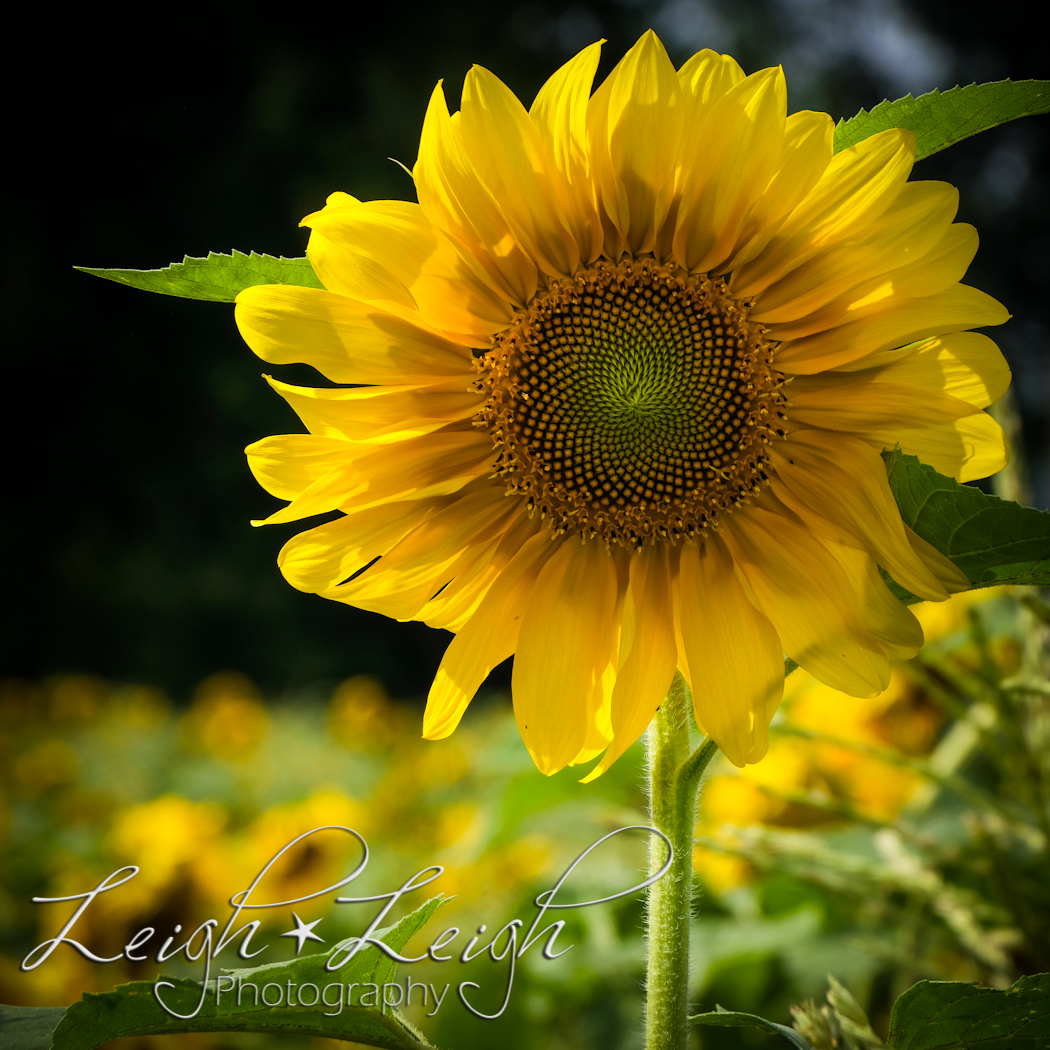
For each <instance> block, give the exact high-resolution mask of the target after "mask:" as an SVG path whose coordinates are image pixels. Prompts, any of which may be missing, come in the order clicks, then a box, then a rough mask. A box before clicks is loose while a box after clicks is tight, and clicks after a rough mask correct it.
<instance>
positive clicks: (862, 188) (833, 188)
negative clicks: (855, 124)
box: [733, 129, 915, 298]
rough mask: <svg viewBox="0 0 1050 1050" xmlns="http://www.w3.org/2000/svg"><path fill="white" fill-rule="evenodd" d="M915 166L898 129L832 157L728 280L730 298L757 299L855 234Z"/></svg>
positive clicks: (910, 143)
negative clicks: (764, 241)
mask: <svg viewBox="0 0 1050 1050" xmlns="http://www.w3.org/2000/svg"><path fill="white" fill-rule="evenodd" d="M914 162H915V136H914V135H913V134H912V133H911V132H910V131H904V130H901V129H891V130H889V131H882V132H879V133H878V134H877V135H872V136H870V137H869V138H866V139H865V140H864V141H863V142H859V143H858V144H857V145H856V146H851V147H850V148H849V149H844V150H842V151H841V152H840V153H836V154H835V156H834V157H832V158H831V161H830V162H829V164H828V166H827V167H826V168H825V169H824V172H823V174H822V175H821V177H820V179H819V180H818V181H817V183H816V185H815V186H814V187H813V189H812V190H811V191H810V192H809V193H808V194H807V195H806V196H805V197H804V198H803V200H802V201H800V202H799V204H798V206H797V207H796V208H795V209H794V211H792V212H791V214H790V215H788V216H787V218H786V219H785V220H784V223H783V225H782V226H781V227H780V229H779V230H778V231H777V233H776V236H775V237H773V239H772V240H771V241H770V242H769V244H768V245H767V246H766V248H765V249H764V250H763V251H762V253H761V254H760V255H759V256H758V257H757V258H755V259H753V260H752V261H751V262H749V263H747V264H746V265H744V266H743V267H741V269H740V270H738V271H737V272H736V273H734V274H733V294H734V295H737V296H738V297H740V298H748V297H751V296H757V295H759V294H760V293H761V292H762V291H764V290H765V289H766V288H768V287H769V286H770V285H771V284H773V283H774V282H775V281H779V280H781V279H782V278H783V277H784V276H786V275H787V274H788V273H790V272H791V271H792V270H794V269H796V268H797V267H799V266H801V265H802V264H803V263H804V262H806V261H807V260H808V259H811V258H812V257H813V256H814V255H816V254H817V253H818V252H820V251H822V250H823V249H825V248H827V247H828V246H830V245H832V244H834V243H835V242H836V241H839V240H841V239H843V238H844V237H848V236H851V235H855V234H857V233H859V232H860V231H861V230H862V229H864V227H865V226H866V225H867V224H869V223H871V222H874V221H875V220H876V219H878V218H879V217H880V216H881V215H882V214H883V213H884V212H885V211H886V209H887V208H889V206H890V205H891V204H892V203H893V201H894V200H896V198H897V195H898V194H899V193H900V191H901V187H902V186H903V185H904V183H905V182H906V181H907V178H908V175H909V174H910V172H911V168H912V164H913V163H914Z"/></svg>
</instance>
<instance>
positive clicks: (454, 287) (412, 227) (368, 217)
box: [302, 194, 513, 345]
mask: <svg viewBox="0 0 1050 1050" xmlns="http://www.w3.org/2000/svg"><path fill="white" fill-rule="evenodd" d="M344 197H346V194H333V195H332V197H329V198H328V200H329V203H328V206H327V207H325V208H323V209H321V211H318V212H314V213H313V214H312V215H308V216H307V217H306V218H305V219H303V222H302V225H304V226H309V227H310V228H311V231H312V232H311V234H310V243H309V245H308V246H307V255H309V257H310V262H311V263H312V264H313V268H314V270H315V271H316V273H317V275H318V277H320V279H321V283H322V284H324V286H325V287H326V288H328V289H329V290H330V291H333V292H338V293H339V294H340V295H345V296H348V297H349V298H351V299H357V300H361V301H363V302H376V301H379V302H382V301H383V300H388V299H389V296H390V294H391V293H390V292H389V290H388V286H389V285H391V282H393V284H394V286H395V287H396V288H398V289H401V290H402V293H401V294H400V295H399V297H398V298H397V299H396V300H394V302H395V303H397V304H400V306H401V307H402V308H406V307H408V306H410V307H411V309H412V310H418V312H419V317H420V318H421V319H422V321H423V322H425V323H426V324H428V325H431V326H433V327H434V328H437V329H439V330H441V331H442V332H447V333H450V334H451V333H462V338H463V339H465V340H466V341H467V342H469V343H470V344H471V345H478V341H479V340H480V341H482V342H484V340H486V339H488V337H489V336H491V335H492V334H493V333H495V332H498V331H500V330H502V329H503V328H505V327H506V326H507V324H509V322H510V320H511V318H512V316H513V312H512V309H511V306H510V303H509V302H508V301H507V298H506V296H505V295H503V294H501V292H500V290H499V287H500V286H499V285H498V284H496V283H494V282H493V281H492V280H491V279H490V278H489V277H488V276H487V275H486V273H485V271H484V270H483V269H482V267H481V266H480V265H479V264H478V263H477V262H476V261H474V260H473V259H472V257H471V256H469V255H464V256H461V255H460V254H459V253H458V252H457V251H456V249H455V247H454V245H453V242H452V241H451V240H450V239H449V238H448V237H447V236H446V235H445V234H444V233H442V232H441V231H440V230H439V229H437V227H436V226H434V225H433V224H432V223H431V222H430V220H429V219H428V218H427V217H426V215H424V213H423V209H422V208H420V206H419V205H418V204H411V203H409V202H407V201H365V202H361V201H355V200H354V199H353V198H349V199H348V200H343V199H342V198H344ZM333 198H336V199H333ZM409 319H410V320H411V319H412V318H411V317H409Z"/></svg>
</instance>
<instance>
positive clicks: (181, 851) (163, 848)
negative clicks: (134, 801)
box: [96, 795, 226, 916]
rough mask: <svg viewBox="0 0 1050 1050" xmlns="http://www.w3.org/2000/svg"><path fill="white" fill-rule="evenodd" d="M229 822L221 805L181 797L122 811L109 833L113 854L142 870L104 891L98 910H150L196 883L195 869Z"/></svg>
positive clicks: (132, 912)
mask: <svg viewBox="0 0 1050 1050" xmlns="http://www.w3.org/2000/svg"><path fill="white" fill-rule="evenodd" d="M225 826H226V813H225V811H224V810H223V809H222V807H221V806H218V805H215V804H214V803H209V802H190V801H189V800H188V799H185V798H181V797H179V796H178V795H163V796H161V797H160V798H156V799H153V800H152V801H150V802H143V803H142V804H140V805H137V806H130V807H129V808H128V809H125V810H123V811H121V812H120V813H118V814H117V816H116V819H115V820H114V822H113V827H112V829H111V830H110V833H109V838H108V845H109V848H110V852H111V854H112V855H113V856H114V857H115V858H116V859H118V860H119V861H121V862H123V863H125V864H135V865H137V866H138V867H139V869H140V870H139V874H138V875H137V876H136V877H135V878H133V879H132V880H131V881H130V882H128V883H126V884H125V885H123V886H121V887H119V889H117V890H114V891H113V892H112V893H105V894H102V895H101V896H100V897H99V899H98V900H97V901H96V905H98V906H99V909H98V910H99V911H105V912H106V913H108V914H113V915H121V916H128V915H140V914H147V913H148V912H149V910H150V909H151V908H153V907H156V906H158V905H159V904H160V903H161V902H162V901H163V899H164V897H165V896H166V895H167V894H169V893H171V892H172V891H173V890H174V889H176V888H177V887H178V886H179V885H180V884H182V883H183V882H191V881H193V869H194V868H195V867H196V866H197V865H198V864H199V863H200V861H201V858H202V857H203V856H204V855H205V854H206V853H207V852H208V850H209V849H211V848H213V844H214V843H216V842H217V841H218V840H219V838H220V834H221V832H222V831H223V829H224V828H225Z"/></svg>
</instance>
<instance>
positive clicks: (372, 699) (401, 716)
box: [328, 674, 405, 749]
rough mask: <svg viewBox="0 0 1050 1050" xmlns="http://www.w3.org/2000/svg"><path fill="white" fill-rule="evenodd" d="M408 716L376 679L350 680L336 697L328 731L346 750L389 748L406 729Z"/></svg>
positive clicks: (333, 696)
mask: <svg viewBox="0 0 1050 1050" xmlns="http://www.w3.org/2000/svg"><path fill="white" fill-rule="evenodd" d="M404 722H405V713H404V711H403V710H402V708H400V707H399V706H398V705H396V704H394V703H392V702H391V700H390V697H389V696H388V695H387V692H386V689H385V688H384V687H383V683H382V682H380V681H379V679H378V678H374V677H373V676H372V675H367V674H362V675H355V676H354V677H353V678H348V679H347V680H346V681H345V682H343V683H342V685H340V686H339V687H338V688H337V689H336V690H335V692H334V693H333V694H332V699H331V701H330V702H329V705H328V728H329V731H330V732H331V734H332V736H333V737H334V738H335V739H336V740H338V741H339V743H341V744H344V745H345V746H346V747H352V748H363V749H367V748H370V747H375V746H381V747H382V746H386V745H387V744H389V743H391V742H392V741H393V740H394V739H396V738H397V737H398V736H399V735H400V733H401V731H402V730H403V728H404Z"/></svg>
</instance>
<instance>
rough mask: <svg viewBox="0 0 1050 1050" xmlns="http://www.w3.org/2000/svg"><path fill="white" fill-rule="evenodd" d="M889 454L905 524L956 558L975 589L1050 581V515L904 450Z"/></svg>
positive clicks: (1040, 584) (889, 468)
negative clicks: (943, 471)
mask: <svg viewBox="0 0 1050 1050" xmlns="http://www.w3.org/2000/svg"><path fill="white" fill-rule="evenodd" d="M883 458H884V459H885V460H886V471H887V474H888V476H889V481H890V488H891V489H892V490H893V495H894V498H895V499H896V500H897V506H898V507H899V508H900V512H901V517H902V518H903V519H904V522H905V524H907V525H909V526H910V527H911V528H913V529H914V530H915V531H916V532H917V533H918V534H919V535H920V536H921V537H922V538H923V539H924V540H926V542H927V543H930V544H932V545H933V546H934V547H936V548H937V550H939V551H941V553H942V554H946V555H947V556H948V557H949V558H951V560H952V561H953V562H954V563H955V564H956V565H957V566H958V567H959V568H960V569H961V570H962V571H963V572H964V573H965V574H966V576H967V578H968V579H969V581H970V583H971V585H972V586H973V587H994V586H996V585H998V584H1007V583H1008V584H1018V585H1020V584H1031V585H1033V586H1037V587H1045V586H1046V585H1047V584H1050V513H1047V512H1046V511H1044V510H1036V509H1035V508H1034V507H1022V506H1020V505H1019V504H1017V503H1011V502H1009V500H1002V499H999V497H998V496H989V495H988V494H987V493H985V492H982V491H981V490H980V489H977V488H974V487H973V486H972V485H960V484H959V482H957V481H955V480H954V479H953V478H946V477H945V476H944V475H943V474H938V473H937V471H935V470H934V469H933V467H928V466H926V464H925V463H920V462H919V460H918V459H917V458H916V457H915V456H906V455H904V454H903V453H902V452H901V451H900V450H894V451H893V452H884V453H883ZM896 591H897V595H898V597H902V596H904V597H905V600H907V599H908V598H911V597H912V596H911V595H909V594H908V592H907V591H904V590H903V588H896ZM912 600H914V599H912Z"/></svg>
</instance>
